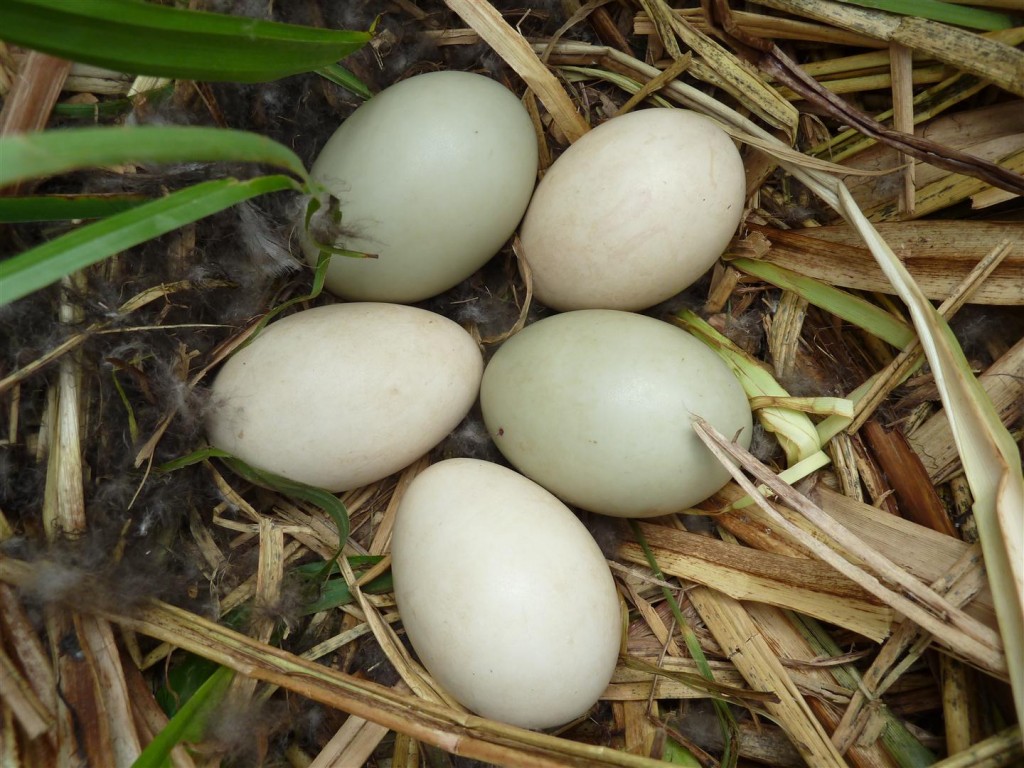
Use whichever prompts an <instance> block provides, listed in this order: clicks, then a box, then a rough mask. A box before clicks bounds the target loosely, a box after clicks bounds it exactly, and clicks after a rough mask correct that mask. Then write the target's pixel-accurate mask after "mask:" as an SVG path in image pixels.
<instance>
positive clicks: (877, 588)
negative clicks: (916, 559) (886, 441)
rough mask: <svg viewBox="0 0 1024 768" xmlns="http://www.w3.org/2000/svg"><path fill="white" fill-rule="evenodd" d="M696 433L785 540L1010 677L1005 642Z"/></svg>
mask: <svg viewBox="0 0 1024 768" xmlns="http://www.w3.org/2000/svg"><path fill="white" fill-rule="evenodd" d="M693 429H694V431H695V432H696V433H697V435H698V437H700V438H701V440H702V441H703V442H704V444H705V445H707V446H708V448H709V449H710V450H711V451H712V453H714V454H715V455H716V456H718V457H719V459H720V460H721V461H722V463H723V464H724V465H725V466H726V467H727V468H728V469H729V472H730V474H731V475H732V476H733V479H734V480H736V482H737V483H739V485H740V487H742V488H743V489H744V490H745V491H746V492H747V493H748V494H750V495H751V496H752V498H754V500H755V502H756V503H757V504H758V506H760V507H761V509H762V510H763V511H764V512H765V513H766V514H768V515H769V516H770V517H771V518H772V519H773V521H774V523H775V524H776V525H778V526H779V527H781V528H782V529H783V530H784V531H785V532H786V533H787V534H789V535H790V536H791V537H792V538H794V539H796V540H797V541H799V542H800V544H802V545H803V546H804V547H806V548H807V549H808V550H810V551H811V552H813V553H814V554H815V556H817V557H819V558H821V559H822V560H824V561H825V562H826V563H829V564H830V565H831V566H832V567H834V568H835V569H836V570H838V571H839V572H840V573H842V574H844V575H845V576H847V577H848V578H850V579H851V580H853V581H854V582H856V583H857V584H859V585H860V586H861V587H863V588H864V589H866V590H867V591H868V592H870V593H872V594H873V595H875V596H876V597H877V598H879V599H880V600H882V601H883V602H885V603H886V604H888V605H890V606H892V607H893V608H894V609H895V610H897V611H899V612H900V613H902V614H903V615H904V616H906V617H907V618H908V619H910V620H911V621H913V622H915V623H916V624H918V625H920V626H921V627H923V628H925V629H927V630H928V631H929V632H931V633H932V634H934V635H935V636H936V637H937V638H938V639H940V641H941V642H942V643H943V644H944V645H947V646H948V647H949V648H950V649H951V650H953V651H954V652H956V653H957V654H959V655H961V656H963V657H964V658H966V659H967V660H969V661H970V662H971V663H972V664H975V665H977V666H978V667H979V668H980V669H982V670H984V671H986V672H988V673H989V674H992V675H994V676H996V677H1000V678H1004V679H1005V677H1006V675H1007V668H1006V657H1005V655H1004V654H1003V652H1002V641H1001V639H1000V637H999V635H998V634H997V633H995V632H993V631H992V630H991V629H989V628H988V627H986V626H984V625H982V624H980V623H979V622H978V621H977V620H975V619H973V618H972V617H970V616H968V615H967V614H966V613H964V612H962V611H960V610H959V609H958V608H956V607H954V606H953V605H951V604H950V603H949V602H948V601H946V600H945V599H943V598H942V597H941V596H940V595H937V594H936V593H935V592H934V590H931V589H929V588H927V587H925V586H924V585H923V584H921V583H920V582H919V581H918V580H917V579H915V578H914V577H912V576H910V575H909V574H907V573H906V572H905V571H904V570H903V569H901V568H899V567H897V566H895V565H893V563H892V562H891V561H889V560H887V559H886V558H884V557H882V556H881V555H879V554H878V553H876V552H874V551H873V550H872V549H870V548H869V547H866V546H865V545H864V543H863V542H862V541H861V540H860V539H859V538H857V537H856V536H855V535H852V534H851V533H849V531H847V530H846V529H845V528H843V526H841V525H839V524H838V523H836V522H835V521H834V520H833V519H832V518H831V517H829V516H828V515H826V514H825V513H824V512H822V511H821V510H820V509H819V508H818V507H817V506H816V505H815V504H813V503H812V502H811V501H810V500H809V499H807V498H806V497H803V496H801V495H800V494H799V493H797V492H796V491H795V490H794V489H793V488H792V487H791V486H789V485H787V484H786V483H784V482H782V481H780V480H779V478H778V477H777V476H776V475H775V473H773V472H771V471H770V470H768V469H767V468H766V467H765V466H764V465H763V464H761V462H759V461H758V460H757V459H756V458H755V457H754V456H753V455H752V454H750V453H749V452H748V451H746V450H744V449H743V448H741V447H740V446H739V445H737V444H735V443H731V442H730V441H729V440H728V439H727V438H725V437H724V436H723V435H722V434H721V433H719V432H718V431H717V430H716V429H715V428H714V427H712V426H711V425H710V424H708V423H707V422H706V421H704V420H703V419H700V418H694V420H693ZM734 462H737V463H738V464H737V463H734ZM741 467H742V468H741ZM743 469H746V470H748V471H749V472H751V473H752V474H753V475H754V476H755V477H756V478H757V480H758V481H760V482H762V483H764V484H765V485H767V486H768V488H769V489H770V490H771V491H772V492H773V493H775V494H777V495H778V496H779V497H780V498H781V499H782V500H783V501H784V502H785V503H786V504H787V505H788V506H789V507H790V508H792V509H795V510H797V511H798V512H800V514H802V515H803V516H804V517H806V518H807V519H808V520H809V521H810V522H811V523H812V524H813V525H814V526H815V527H816V528H817V530H818V531H820V533H821V534H822V535H823V536H826V537H828V538H829V539H831V540H833V541H834V542H835V543H836V544H838V545H839V546H841V547H843V548H844V549H845V550H847V551H848V552H850V553H853V554H855V555H856V557H857V558H859V559H860V560H861V561H862V562H863V563H864V564H865V565H867V566H868V567H870V568H871V570H872V571H873V572H874V574H876V575H870V574H868V573H866V572H865V571H863V570H862V569H861V568H860V567H858V566H856V565H854V564H853V563H850V562H849V561H847V560H846V559H845V558H843V557H842V556H841V555H840V554H839V553H838V552H836V551H835V550H834V549H832V548H831V547H830V546H828V545H826V544H825V543H823V542H822V541H820V540H819V539H817V538H815V537H814V536H810V535H808V534H807V533H805V532H804V531H803V530H802V529H800V528H799V527H797V526H795V525H793V524H792V523H790V522H789V521H788V520H787V519H786V518H785V517H783V516H782V515H780V514H779V513H778V512H777V511H776V510H775V509H774V508H773V507H772V506H771V505H770V504H768V502H767V501H766V500H765V499H764V497H763V496H762V495H761V494H760V493H759V492H758V490H757V488H756V487H755V486H754V484H753V483H752V482H751V481H750V480H748V479H747V477H746V476H745V475H744V473H743ZM879 578H882V579H885V580H886V581H888V582H889V583H891V584H894V585H898V586H899V587H900V588H901V591H904V592H906V593H907V594H910V595H912V596H913V597H914V598H915V601H917V602H913V601H911V600H909V599H907V598H905V597H903V595H902V594H900V593H897V592H895V591H893V590H891V589H889V588H888V587H885V586H884V585H883V584H882V583H881V582H880V581H879V580H878V579H879ZM925 609H929V610H925Z"/></svg>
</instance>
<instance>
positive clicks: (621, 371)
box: [480, 309, 752, 517]
mask: <svg viewBox="0 0 1024 768" xmlns="http://www.w3.org/2000/svg"><path fill="white" fill-rule="evenodd" d="M480 403H481V406H482V409H483V416H484V421H485V423H486V425H487V430H488V432H489V433H490V435H491V438H492V439H493V440H494V443H495V445H497V446H498V449H499V450H500V451H501V452H502V454H504V456H505V457H506V458H507V459H508V460H509V461H510V462H511V463H512V464H513V465H514V466H515V467H516V468H517V469H518V470H519V471H520V472H522V473H523V474H525V475H527V476H528V477H531V478H532V479H534V480H536V481H537V482H538V483H540V484H541V485H543V486H544V487H545V488H547V489H548V490H549V491H551V492H552V493H554V494H555V495H557V496H558V497H559V498H561V499H563V500H564V501H566V502H568V503H570V504H574V505H576V506H579V507H582V508H584V509H588V510H590V511H592V512H598V513H601V514H606V515H615V516H621V517H653V516H655V515H663V514H668V513H672V512H678V511H681V510H684V509H686V508H688V507H691V506H693V505H694V504H697V503H699V502H701V501H703V500H704V499H706V498H707V497H708V496H710V495H711V494H713V493H714V492H715V491H717V490H719V489H720V488H721V487H722V486H723V485H725V483H726V482H727V481H728V480H729V474H728V472H727V471H726V469H725V468H724V467H723V466H722V465H721V464H720V463H719V462H718V460H717V459H716V458H715V457H714V455H713V454H712V453H711V452H710V451H709V450H708V449H707V448H706V447H705V446H704V444H703V443H702V442H701V441H700V438H699V437H697V435H696V433H695V432H694V431H693V429H692V427H691V414H696V415H698V416H701V417H703V418H704V419H706V420H707V421H708V422H710V423H711V424H713V425H714V426H715V427H716V428H717V429H718V430H719V431H720V432H722V433H723V434H725V435H728V436H729V437H730V438H731V437H733V436H734V435H738V436H739V442H740V443H742V444H743V445H744V446H748V445H749V444H750V437H751V430H752V419H751V414H750V408H749V405H748V403H747V398H746V396H745V394H744V392H743V389H742V387H741V386H740V383H739V381H738V380H737V379H736V378H735V376H734V375H733V373H732V372H731V371H730V370H729V368H728V367H727V366H726V364H725V363H724V362H722V360H721V359H720V358H719V357H718V356H717V355H716V354H715V353H714V352H712V351H711V350H710V349H708V348H707V347H706V346H704V344H702V343H701V342H700V341H698V340H697V339H695V338H694V337H693V336H691V335H690V334H688V333H687V332H686V331H683V330H682V329H680V328H677V327H675V326H673V325H670V324H668V323H665V322H662V321H660V320H655V319H654V318H651V317H646V316H644V315H635V314H631V313H628V312H619V311H615V310H597V309H594V310H578V311H575V312H566V313H564V314H561V315H555V316H552V317H549V318H546V319H544V320H541V321H539V322H537V323H534V324H533V325H531V326H527V327H526V328H525V329H524V330H522V331H520V332H519V333H518V334H517V335H515V336H513V337H512V338H511V339H510V340H509V341H507V342H505V344H504V345H503V346H502V347H501V348H500V349H499V350H498V352H497V353H496V354H495V355H494V357H493V358H492V359H491V361H490V363H488V365H487V368H486V370H485V371H484V377H483V382H482V384H481V388H480Z"/></svg>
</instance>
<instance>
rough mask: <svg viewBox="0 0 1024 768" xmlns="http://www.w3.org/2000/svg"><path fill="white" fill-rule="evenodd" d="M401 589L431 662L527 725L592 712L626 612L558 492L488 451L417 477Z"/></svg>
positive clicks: (492, 711) (401, 527)
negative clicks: (482, 457) (483, 457)
mask: <svg viewBox="0 0 1024 768" xmlns="http://www.w3.org/2000/svg"><path fill="white" fill-rule="evenodd" d="M391 557H392V564H391V568H392V573H393V576H394V584H395V599H396V600H397V602H398V611H399V614H400V615H401V617H402V624H403V626H404V627H405V631H406V632H407V633H408V636H409V639H410V641H411V642H412V645H413V648H414V649H415V650H416V653H417V655H418V656H419V657H420V660H421V661H422V662H423V664H424V666H425V667H426V668H427V670H428V671H429V672H430V674H431V675H432V676H433V677H434V678H435V679H436V680H437V681H438V682H439V683H440V684H441V686H442V687H443V688H444V689H445V690H447V691H448V692H449V693H451V694H452V696H454V697H455V698H456V699H457V700H458V701H459V702H461V703H462V704H463V705H465V706H466V707H467V708H468V709H470V710H472V711H473V712H476V713H477V714H479V715H483V716H484V717H488V718H491V719H494V720H501V721H503V722H507V723H511V724H513V725H518V726H521V727H524V728H548V727H552V726H556V725H561V724H563V723H566V722H568V721H569V720H572V719H573V718H575V717H577V716H579V715H582V714H583V713H585V712H586V711H587V710H589V709H590V707H591V706H593V705H594V703H595V702H596V701H597V700H598V698H599V697H600V696H601V694H602V693H603V692H604V690H605V688H606V687H607V685H608V682H609V681H610V680H611V676H612V672H613V670H614V669H615V662H616V659H617V657H618V652H619V644H620V637H621V632H622V622H621V618H620V609H619V600H618V595H617V593H616V590H615V584H614V582H613V580H612V577H611V573H610V571H609V569H608V566H607V563H606V562H605V559H604V556H603V555H602V554H601V550H600V548H599V547H598V546H597V544H596V543H595V542H594V539H593V538H592V537H591V536H590V533H589V532H588V531H587V529H586V528H585V527H584V526H583V524H582V523H580V521H579V520H578V519H576V517H575V516H574V515H573V514H572V512H570V511H569V509H568V508H567V507H566V506H565V505H564V504H562V503H561V502H560V501H559V500H558V499H556V498H555V497H554V496H552V495H551V494H550V493H548V492H547V491H545V490H544V489H543V488H541V487H540V486H539V485H537V484H536V483H534V482H532V481H530V480H528V479H527V478H525V477H523V476H522V475H519V474H517V473H516V472H513V471H512V470H510V469H506V468H505V467H501V466H499V465H497V464H491V463H489V462H486V461H479V460H477V459H450V460H447V461H442V462H440V463H439V464H435V465H433V466H431V467H430V468H428V469H427V470H426V471H424V472H423V473H422V474H420V475H419V476H418V477H417V478H416V479H415V480H414V481H413V482H412V484H410V486H409V489H408V491H407V492H406V494H405V496H404V497H403V498H402V501H401V504H400V506H399V508H398V513H397V516H396V518H395V528H394V532H393V535H392V542H391Z"/></svg>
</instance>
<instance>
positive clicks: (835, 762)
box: [687, 587, 846, 768]
mask: <svg viewBox="0 0 1024 768" xmlns="http://www.w3.org/2000/svg"><path fill="white" fill-rule="evenodd" d="M687 595H688V597H689V599H690V602H691V603H692V604H693V606H694V607H695V608H696V609H697V612H698V613H699V614H700V615H701V618H702V619H703V620H704V623H705V624H706V625H707V627H708V629H709V630H710V631H711V634H712V635H714V637H715V640H716V641H717V642H718V644H719V645H720V646H721V647H722V650H723V651H725V653H726V654H727V656H728V657H729V659H730V661H732V663H733V664H735V665H736V668H737V669H738V670H739V671H740V673H741V674H742V675H743V677H744V678H746V680H747V682H748V683H750V686H751V687H752V688H753V689H754V690H755V691H772V692H774V693H775V694H776V695H777V696H779V699H780V701H779V702H778V703H775V704H772V703H766V704H765V708H766V709H767V710H768V711H769V712H771V714H772V716H773V717H774V718H775V719H776V720H778V722H779V724H780V725H781V726H782V727H783V729H784V730H785V731H786V733H787V735H788V736H789V738H790V740H791V741H792V742H793V744H794V746H796V748H797V750H798V751H799V752H800V754H801V755H802V756H803V758H804V759H805V760H806V761H807V763H808V764H809V765H814V766H822V767H823V768H824V767H826V766H834V767H835V768H839V767H840V766H842V767H843V768H845V765H846V763H845V762H844V761H843V758H842V756H840V754H839V753H838V752H837V751H836V749H835V747H834V746H832V742H831V741H829V738H828V735H827V734H826V733H825V731H824V729H823V728H822V727H821V725H820V723H818V721H817V719H816V718H815V717H814V715H813V713H812V712H811V711H810V709H809V708H808V706H807V703H806V702H805V701H804V698H803V696H802V695H801V694H800V692H799V691H798V690H797V688H796V686H795V685H794V684H793V681H792V679H791V678H790V676H789V674H788V673H787V672H786V669H785V667H783V666H782V662H781V661H779V658H778V656H777V655H776V654H775V652H774V651H773V650H772V649H771V648H770V647H769V645H768V643H767V642H766V641H765V639H764V637H763V635H762V634H761V632H760V630H759V629H758V627H757V625H756V624H755V623H754V622H753V621H752V620H751V618H750V616H749V614H747V612H746V610H744V608H743V606H742V604H741V603H740V602H739V601H738V600H734V599H733V598H731V597H728V596H726V595H723V594H722V593H721V592H718V591H716V590H713V589H709V588H707V587H696V588H695V589H692V590H690V591H689V592H688V593H687Z"/></svg>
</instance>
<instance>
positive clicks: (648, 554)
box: [628, 520, 739, 768]
mask: <svg viewBox="0 0 1024 768" xmlns="http://www.w3.org/2000/svg"><path fill="white" fill-rule="evenodd" d="M628 522H629V529H630V530H631V531H632V532H633V538H634V539H636V542H637V544H639V545H640V549H642V550H643V553H644V557H645V558H646V559H647V565H648V567H650V569H651V571H653V572H654V575H655V577H656V578H658V579H660V580H661V581H666V579H665V574H664V573H663V572H662V570H661V566H659V565H658V561H657V559H656V558H655V557H654V552H652V551H651V547H650V545H649V544H648V543H647V538H646V537H645V536H644V534H643V531H641V530H640V525H639V524H638V523H637V521H636V520H629V521H628ZM661 593H662V596H663V597H664V598H665V601H666V602H667V603H668V605H669V608H670V609H671V610H672V616H673V617H674V618H675V620H676V626H677V627H679V631H680V633H681V634H682V636H683V640H684V641H685V643H686V650H687V651H689V653H690V658H692V659H693V661H694V663H695V664H696V665H697V671H698V672H700V674H701V677H703V678H704V679H705V680H709V681H711V682H714V679H715V674H714V672H713V671H712V670H711V665H710V664H708V659H707V656H705V655H704V649H703V648H701V647H700V640H698V639H697V635H696V633H695V632H694V631H693V628H692V627H690V624H689V622H687V621H686V617H685V616H683V612H682V610H680V608H679V603H678V602H677V601H676V597H675V595H673V594H672V590H670V589H669V588H668V587H662V588H661ZM711 705H712V706H713V707H714V709H715V714H716V715H717V716H718V723H719V725H720V726H721V728H722V744H723V748H722V761H721V764H722V765H723V766H725V767H726V768H735V766H736V762H737V760H738V759H739V730H738V726H737V725H736V718H735V717H733V714H732V710H731V709H729V707H728V706H727V705H726V704H725V703H724V702H723V701H721V700H719V699H711Z"/></svg>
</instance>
